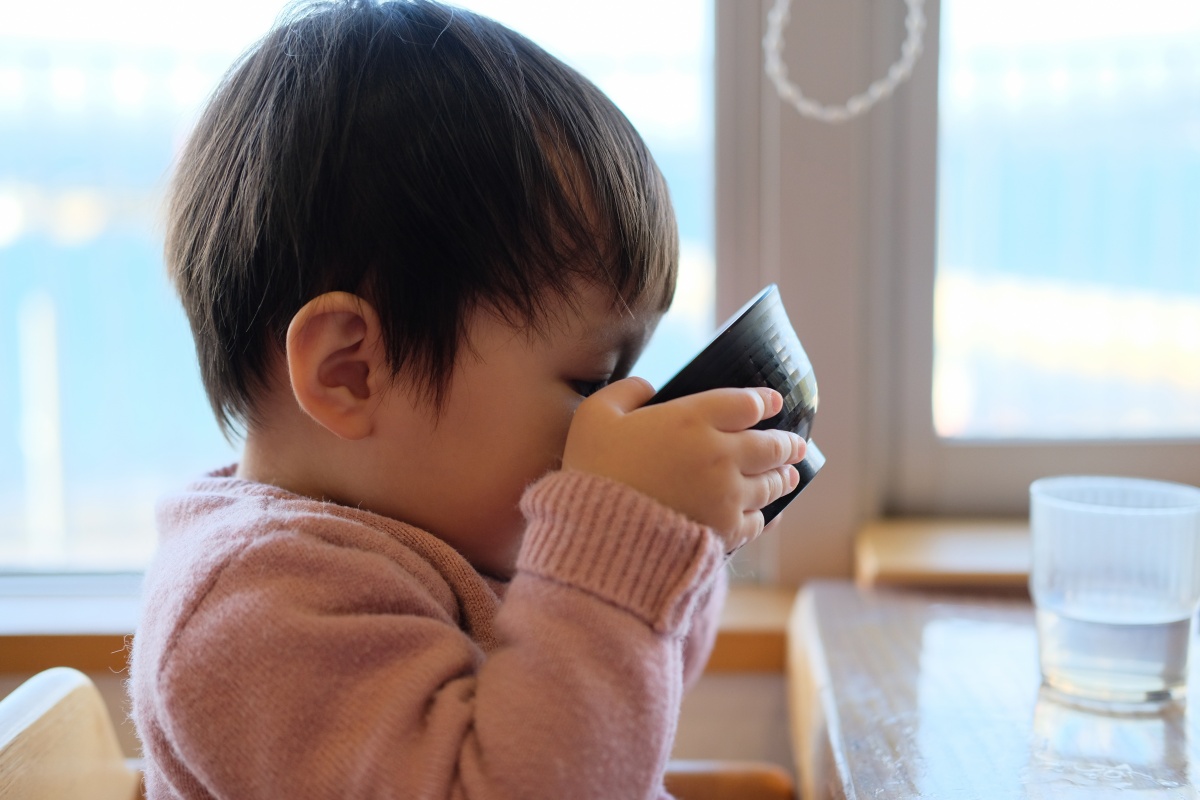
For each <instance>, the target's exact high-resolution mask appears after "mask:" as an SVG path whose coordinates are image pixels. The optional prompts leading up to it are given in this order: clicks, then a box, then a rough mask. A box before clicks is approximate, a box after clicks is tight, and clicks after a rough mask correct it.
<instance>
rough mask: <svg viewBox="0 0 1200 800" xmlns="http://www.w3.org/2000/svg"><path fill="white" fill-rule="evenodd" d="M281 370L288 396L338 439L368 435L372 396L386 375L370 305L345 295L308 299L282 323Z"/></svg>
mask: <svg viewBox="0 0 1200 800" xmlns="http://www.w3.org/2000/svg"><path fill="white" fill-rule="evenodd" d="M287 368H288V378H289V380H290V381H291V385H292V394H294V395H295V397H296V401H297V402H298V403H299V404H300V407H301V408H302V409H304V412H305V413H306V414H308V415H309V416H310V417H312V418H313V419H314V420H315V421H316V422H317V423H318V424H320V425H322V426H323V427H325V428H327V429H328V430H329V431H331V432H332V433H334V434H336V435H337V436H340V437H341V438H343V439H361V438H363V437H365V436H367V435H368V434H369V433H371V428H372V425H371V415H372V412H373V411H374V409H375V408H376V407H377V406H378V404H379V403H378V398H377V397H375V394H376V393H377V392H378V391H379V390H380V389H381V388H382V386H383V385H384V383H385V381H387V380H388V376H389V374H390V373H389V371H388V365H387V358H386V353H385V350H384V346H383V336H382V331H381V329H380V326H379V316H378V315H377V314H376V313H375V309H374V308H373V307H372V306H371V304H370V303H368V302H367V301H366V300H363V299H362V298H361V297H358V296H357V295H353V294H349V293H348V292H329V293H327V294H323V295H320V296H318V297H314V298H313V299H312V300H310V301H308V303H306V304H305V305H304V307H303V308H301V309H300V310H299V311H297V312H296V316H294V317H292V322H291V324H290V325H288V331H287Z"/></svg>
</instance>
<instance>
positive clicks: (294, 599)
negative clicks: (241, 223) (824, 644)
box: [152, 472, 724, 800]
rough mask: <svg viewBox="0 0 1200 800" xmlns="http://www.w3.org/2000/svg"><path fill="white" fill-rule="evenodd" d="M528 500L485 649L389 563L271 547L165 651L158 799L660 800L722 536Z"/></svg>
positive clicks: (664, 520) (206, 602) (561, 484)
mask: <svg viewBox="0 0 1200 800" xmlns="http://www.w3.org/2000/svg"><path fill="white" fill-rule="evenodd" d="M522 507H523V509H524V510H525V512H526V514H527V516H528V520H529V524H528V528H527V533H526V538H525V541H524V543H523V545H522V550H521V554H520V557H519V561H518V572H517V574H516V576H515V577H514V579H513V580H512V582H511V584H510V586H509V588H508V591H507V594H506V596H505V599H504V602H503V603H502V604H501V606H500V610H499V612H498V615H497V617H496V621H495V627H496V635H497V640H498V643H497V644H496V645H495V646H494V647H493V648H492V649H491V650H490V651H489V652H488V653H484V652H483V651H482V649H481V648H480V646H479V645H478V644H477V643H475V642H473V641H472V640H471V639H470V638H469V637H468V636H467V635H466V634H465V633H463V631H462V630H461V629H460V628H459V626H458V624H457V620H455V619H453V618H452V617H450V616H447V613H446V612H445V610H444V605H443V604H441V603H439V602H437V599H436V598H435V597H434V596H433V595H435V594H436V592H433V591H432V590H431V588H430V587H429V586H428V585H427V581H424V580H422V579H421V577H420V576H417V575H413V574H412V573H411V572H406V571H404V570H399V569H397V568H396V564H395V563H394V562H392V561H389V560H388V559H385V558H382V557H380V556H379V555H378V554H375V553H364V552H358V551H354V552H351V553H342V552H339V553H336V554H333V553H330V552H329V550H330V549H331V548H333V545H331V544H330V543H328V542H314V543H311V544H310V546H309V547H307V548H303V547H301V548H297V547H295V546H294V545H289V546H288V547H282V546H280V545H279V544H278V543H277V542H274V541H273V540H272V539H271V538H270V537H267V538H265V539H264V540H262V541H258V542H256V543H255V545H254V546H253V547H252V548H251V549H250V550H249V551H247V552H246V553H245V554H243V556H242V557H240V558H239V559H238V560H237V561H236V563H234V564H231V565H230V566H228V567H227V568H225V569H224V570H223V572H222V574H221V576H220V578H219V579H218V580H217V581H216V582H215V584H214V585H213V586H212V588H211V589H210V590H209V591H208V592H207V594H206V596H205V597H204V599H203V600H202V602H200V603H199V604H198V605H197V606H196V607H195V609H194V610H193V611H192V612H191V614H190V616H189V618H188V619H187V621H186V624H185V625H183V626H182V627H181V628H178V629H177V633H176V634H175V635H174V636H173V637H172V640H171V641H170V643H169V646H168V647H166V648H165V653H164V657H163V659H162V661H161V669H160V670H159V671H158V673H157V674H156V675H155V676H154V679H153V680H154V683H155V686H156V691H155V700H154V703H155V705H156V707H157V708H156V711H157V713H156V714H155V719H156V720H158V721H159V723H158V724H159V730H158V731H157V733H158V734H159V735H160V736H161V738H162V740H163V742H165V745H164V746H165V748H166V750H167V751H168V752H169V755H167V757H166V758H165V759H164V761H165V763H166V767H165V773H164V774H163V775H161V776H160V777H161V780H156V781H155V786H154V787H152V788H153V789H154V790H160V789H161V790H162V792H163V793H164V794H165V793H168V792H169V793H171V794H177V795H180V796H209V795H215V796H235V797H240V798H255V797H281V796H303V797H360V796H361V797H366V796H371V797H420V798H472V800H483V799H486V798H493V797H495V798H501V797H504V798H510V797H530V798H541V797H546V798H562V797H572V798H585V799H586V798H613V797H620V798H657V797H660V796H662V788H661V776H662V772H663V770H664V768H665V765H666V761H667V758H668V756H669V752H670V747H671V742H672V739H673V734H674V726H675V722H676V719H677V717H678V711H679V700H680V695H681V693H682V690H683V677H682V676H683V672H684V666H683V661H684V656H683V650H684V646H683V642H684V634H685V633H686V631H687V629H688V627H689V626H692V625H693V618H694V616H695V614H696V612H697V609H698V608H707V606H705V605H703V602H704V601H705V600H709V599H711V597H712V595H713V591H712V588H711V587H712V586H713V585H714V581H715V580H718V578H717V575H718V573H719V571H720V567H721V565H722V564H723V562H724V558H723V555H722V553H721V549H720V546H719V544H718V542H717V541H716V539H715V537H713V536H712V534H711V533H710V532H709V531H708V530H707V529H705V528H703V527H702V526H698V525H695V524H694V523H691V522H689V521H688V520H687V519H686V518H684V517H682V516H681V515H678V514H676V513H675V512H673V511H671V510H669V509H667V508H665V507H663V506H661V505H659V504H658V503H656V502H654V501H653V500H651V499H650V498H648V497H645V496H643V495H640V494H638V493H637V492H634V491H633V490H630V489H628V488H626V487H623V486H620V485H618V484H614V483H611V482H608V481H605V480H604V479H601V478H596V477H592V476H587V475H583V474H578V473H563V472H560V473H554V474H551V475H550V476H547V477H546V478H543V479H542V480H541V481H540V482H538V483H537V484H535V485H534V486H533V487H531V489H530V490H529V491H528V492H527V494H526V496H525V498H524V500H523V503H522ZM381 598H384V599H383V600H381ZM366 609H369V612H368V611H366ZM172 769H174V770H176V772H177V773H178V772H182V773H186V774H183V775H179V774H176V775H175V776H174V777H172V775H171V774H170V771H171V770H172Z"/></svg>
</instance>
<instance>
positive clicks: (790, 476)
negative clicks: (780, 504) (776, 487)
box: [787, 465, 800, 492]
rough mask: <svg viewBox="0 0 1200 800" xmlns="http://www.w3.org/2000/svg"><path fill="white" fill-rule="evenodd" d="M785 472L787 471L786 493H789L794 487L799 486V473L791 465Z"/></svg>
mask: <svg viewBox="0 0 1200 800" xmlns="http://www.w3.org/2000/svg"><path fill="white" fill-rule="evenodd" d="M787 470H788V473H787V485H788V491H789V492H790V491H791V490H792V489H795V488H796V486H798V485H799V484H800V472H799V470H797V469H796V468H795V467H793V466H791V465H789V466H788V468H787Z"/></svg>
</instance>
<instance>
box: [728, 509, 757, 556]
mask: <svg viewBox="0 0 1200 800" xmlns="http://www.w3.org/2000/svg"><path fill="white" fill-rule="evenodd" d="M762 531H763V515H762V512H761V511H759V510H757V509H755V510H754V511H746V512H745V513H743V514H742V522H741V524H740V525H739V526H738V529H737V531H736V532H735V533H734V535H733V536H732V537H731V538H730V539H729V540H727V541H728V542H729V551H728V552H730V553H733V552H736V551H737V550H739V549H740V548H742V547H743V546H745V545H747V544H749V543H750V542H753V541H754V540H755V539H757V538H758V537H759V535H760V534H761V533H762Z"/></svg>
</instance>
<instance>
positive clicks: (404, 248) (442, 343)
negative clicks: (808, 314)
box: [166, 0, 678, 435]
mask: <svg viewBox="0 0 1200 800" xmlns="http://www.w3.org/2000/svg"><path fill="white" fill-rule="evenodd" d="M677 259H678V241H677V234H676V227H675V218H674V214H673V212H672V210H671V204H670V200H669V197H668V194H667V189H666V185H665V183H664V181H663V179H662V176H661V174H660V173H659V171H658V169H657V167H656V166H655V164H654V161H653V159H652V158H651V156H650V153H649V151H648V150H647V148H646V146H645V144H644V143H643V141H642V140H641V138H640V137H639V136H638V134H637V132H636V131H635V130H634V129H633V127H632V126H631V125H630V123H629V122H628V120H626V119H625V117H624V116H623V115H622V114H621V112H620V111H618V110H617V108H616V107H615V106H614V105H613V104H612V103H611V102H610V101H609V100H608V99H607V98H606V97H605V96H604V95H603V94H602V93H601V92H600V91H599V90H598V89H596V88H595V87H594V86H593V85H592V84H591V83H590V82H589V81H587V79H585V78H583V77H582V76H581V75H579V74H578V73H577V72H575V71H574V70H573V69H571V68H569V67H567V66H565V65H564V64H562V63H561V62H560V61H558V60H557V59H555V58H554V57H552V56H550V55H549V54H547V53H546V52H545V51H543V50H542V49H541V48H539V47H538V46H537V45H535V44H533V43H532V42H530V41H528V40H527V39H525V38H524V37H522V36H520V35H518V34H516V33H514V32H512V31H510V30H509V29H507V28H505V27H504V26H502V25H499V24H498V23H495V22H493V21H491V20H488V19H485V18H482V17H479V16H476V15H474V14H471V13H468V12H465V11H462V10H460V9H455V8H451V7H447V6H443V5H440V4H438V3H434V2H430V0H394V1H393V2H383V3H377V2H371V1H370V0H353V1H352V2H332V3H319V4H311V3H310V4H306V5H304V6H302V7H297V8H293V9H292V10H291V11H290V12H289V13H288V14H287V15H286V16H285V17H284V18H283V19H282V20H281V22H280V23H279V24H277V25H276V27H275V28H274V29H273V30H272V31H271V32H270V33H268V34H267V35H266V36H265V37H264V38H263V39H262V40H261V41H260V42H259V43H258V44H256V45H255V46H254V47H253V48H252V49H251V50H250V51H249V52H248V53H247V54H246V55H245V56H243V57H242V59H240V60H239V61H238V62H237V63H236V64H235V65H234V66H233V67H232V68H231V70H230V72H229V73H228V74H227V75H226V77H225V79H224V80H223V81H222V83H221V85H220V86H219V87H218V89H217V90H216V93H215V95H214V96H213V98H212V100H211V102H210V103H209V105H208V107H207V108H206V110H205V111H204V113H203V115H202V116H201V118H200V120H199V122H198V124H197V127H196V130H195V132H194V133H193V134H192V137H191V139H190V140H189V141H188V143H187V145H186V147H185V148H184V151H183V153H182V156H181V159H180V163H179V165H178V168H177V170H176V173H175V177H174V181H173V184H172V189H171V197H170V210H169V218H168V230H167V238H166V260H167V264H168V267H169V269H170V273H171V276H172V278H173V280H174V282H175V286H176V288H177V290H178V292H179V294H180V296H181V298H182V300H183V305H184V308H185V309H186V311H187V314H188V318H189V320H190V322H191V326H192V332H193V335H194V337H195V340H196V351H197V355H198V357H199V361H200V370H201V375H202V378H203V380H204V385H205V388H206V390H207V392H208V397H209V401H210V402H211V403H212V406H213V410H214V411H215V413H216V415H217V419H218V421H219V422H220V424H221V426H222V429H223V430H224V431H225V432H226V434H227V435H232V434H233V433H234V428H235V427H236V426H238V425H246V424H252V423H253V422H255V421H256V417H255V413H256V410H255V404H256V397H258V395H259V393H260V392H261V391H262V390H263V388H264V387H265V384H266V382H267V378H266V375H267V370H266V367H267V365H268V364H269V363H270V360H271V359H272V358H273V357H274V356H275V354H277V353H280V352H282V349H283V343H284V341H285V338H286V334H287V327H288V324H289V322H290V321H291V319H292V317H293V316H294V315H295V313H296V312H297V311H298V310H299V309H300V308H301V306H303V305H304V304H305V303H306V302H308V301H309V300H311V299H312V298H314V297H316V296H318V295H320V294H322V293H325V292H329V291H339V290H340V291H348V292H353V293H356V294H359V295H361V296H362V297H364V298H365V299H366V300H368V301H369V302H371V303H372V304H373V305H374V307H375V308H376V310H377V312H378V314H379V317H380V320H381V325H382V328H383V335H384V338H385V340H386V347H387V352H388V358H389V362H390V365H391V367H392V369H393V372H394V373H400V372H401V371H407V373H408V374H410V375H412V376H414V377H415V378H416V379H417V380H418V382H419V383H418V385H419V386H421V387H422V388H423V389H424V391H425V394H426V396H427V397H428V398H429V399H430V400H431V401H432V402H433V403H434V404H435V406H440V403H441V401H442V399H443V396H444V392H445V389H446V388H447V386H448V382H449V379H450V376H451V374H452V371H453V367H454V363H455V358H456V356H457V354H458V353H459V351H460V348H461V346H462V344H463V341H462V340H463V333H464V330H465V324H466V321H467V318H468V315H469V314H470V313H471V312H472V311H474V310H475V309H477V308H481V307H487V308H490V309H492V310H495V311H496V312H498V313H500V314H502V315H504V317H505V318H506V319H508V320H509V321H510V322H512V324H514V325H522V326H530V327H532V328H534V329H536V328H538V326H539V325H540V324H541V323H542V322H544V319H545V318H544V307H545V301H546V299H547V297H548V296H549V295H550V294H556V295H558V296H561V297H564V298H568V299H569V298H570V297H571V290H572V287H573V286H574V285H576V281H577V279H579V278H581V277H582V278H585V279H588V280H591V281H594V282H597V283H599V285H601V286H605V287H609V288H610V289H611V290H612V293H613V298H614V302H615V303H618V304H620V303H622V302H624V303H627V304H632V303H633V302H635V301H641V302H648V303H650V304H652V305H653V306H654V307H656V308H658V309H665V308H666V306H667V305H669V304H670V300H671V295H672V293H673V291H674V285H675V270H676V262H677Z"/></svg>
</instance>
